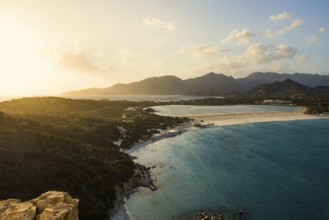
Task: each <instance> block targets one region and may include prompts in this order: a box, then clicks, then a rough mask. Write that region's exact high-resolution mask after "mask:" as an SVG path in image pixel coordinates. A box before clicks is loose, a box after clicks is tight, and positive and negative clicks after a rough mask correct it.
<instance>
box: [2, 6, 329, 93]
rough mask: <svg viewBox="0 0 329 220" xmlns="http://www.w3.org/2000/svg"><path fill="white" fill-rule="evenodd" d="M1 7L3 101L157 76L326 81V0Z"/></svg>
mask: <svg viewBox="0 0 329 220" xmlns="http://www.w3.org/2000/svg"><path fill="white" fill-rule="evenodd" d="M0 5H1V7H0V29H1V33H2V36H1V41H0V48H1V50H0V60H1V64H0V74H1V81H0V94H1V96H38V95H40V96H41V95H60V94H61V93H63V92H66V91H72V90H80V89H86V88H91V87H98V88H104V87H109V86H111V85H113V84H116V83H130V82H134V81H140V80H143V79H145V78H148V77H153V76H163V75H174V76H177V77H179V78H181V79H187V78H194V77H198V76H201V75H204V74H206V73H209V72H215V73H223V74H225V75H228V76H230V75H231V76H233V77H234V78H241V77H245V76H247V75H249V74H250V73H253V72H279V73H296V72H302V73H311V74H321V75H327V74H329V71H328V69H329V68H328V67H329V53H328V51H329V34H328V31H327V28H328V27H329V15H328V13H327V8H329V2H328V1H326V0H319V1H316V2H314V1H311V0H306V1H303V2H300V1H297V0H292V1H289V2H287V1H283V0H279V1H266V2H264V1H260V0H255V1H253V4H250V3H248V2H246V1H243V0H234V1H229V0H221V1H214V0H205V1H197V0H192V1H175V0H168V1H149V0H141V1H128V0H121V1H119V0H95V1H83V4H82V3H81V1H78V0H72V1H64V0H58V1H40V0H27V1H24V2H22V1H18V0H11V1H7V0H0ZM255 6H257V7H255Z"/></svg>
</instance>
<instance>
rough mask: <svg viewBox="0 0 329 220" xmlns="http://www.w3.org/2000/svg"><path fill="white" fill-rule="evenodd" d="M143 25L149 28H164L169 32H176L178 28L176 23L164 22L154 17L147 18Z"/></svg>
mask: <svg viewBox="0 0 329 220" xmlns="http://www.w3.org/2000/svg"><path fill="white" fill-rule="evenodd" d="M143 24H144V25H145V26H147V27H153V28H163V29H167V30H172V31H174V30H176V26H175V24H174V23H172V22H169V23H166V22H163V21H161V20H160V19H158V18H154V17H152V18H151V17H147V18H145V19H144V20H143Z"/></svg>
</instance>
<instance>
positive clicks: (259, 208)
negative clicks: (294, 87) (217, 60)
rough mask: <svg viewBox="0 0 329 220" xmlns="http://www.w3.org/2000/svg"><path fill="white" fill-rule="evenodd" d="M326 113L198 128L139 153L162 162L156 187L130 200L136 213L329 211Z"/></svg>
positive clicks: (259, 215)
mask: <svg viewBox="0 0 329 220" xmlns="http://www.w3.org/2000/svg"><path fill="white" fill-rule="evenodd" d="M328 126H329V120H328V119H317V120H302V121H288V122H270V123H268V122H267V123H254V124H243V125H235V126H223V127H214V128H207V129H202V130H195V131H191V132H187V133H184V134H182V135H180V136H177V137H174V138H167V139H163V140H161V141H158V142H155V143H153V144H150V145H148V146H146V147H144V148H141V149H139V150H137V151H136V152H134V153H133V155H134V156H136V157H138V159H137V162H138V163H141V164H145V165H147V166H156V168H155V169H153V170H152V175H153V177H154V178H155V179H156V185H157V186H158V190H157V191H154V192H152V191H150V190H148V189H143V188H141V189H140V190H139V192H137V193H135V194H133V195H132V196H131V197H130V198H129V199H128V200H127V205H128V207H129V210H130V212H131V213H132V215H133V216H135V217H136V219H142V220H148V219H159V220H161V219H187V218H188V217H191V216H193V215H194V214H195V213H197V212H198V211H199V210H201V209H203V210H206V211H208V212H210V213H221V214H224V216H225V217H226V219H229V218H232V216H233V215H234V213H236V212H237V211H238V210H240V209H242V210H243V211H244V212H246V213H248V216H249V217H248V218H246V219H253V220H261V219H269V220H272V219H273V220H274V219H281V220H285V219H287V220H288V219H289V220H291V219H301V220H304V219H305V220H306V219H320V220H321V219H329V175H328V173H329V130H328V129H327V128H328Z"/></svg>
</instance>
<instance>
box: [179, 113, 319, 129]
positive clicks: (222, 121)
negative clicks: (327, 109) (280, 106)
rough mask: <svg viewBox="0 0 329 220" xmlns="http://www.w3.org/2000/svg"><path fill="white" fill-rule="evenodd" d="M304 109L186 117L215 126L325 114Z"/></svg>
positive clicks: (298, 118) (295, 118)
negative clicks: (305, 112) (307, 111)
mask: <svg viewBox="0 0 329 220" xmlns="http://www.w3.org/2000/svg"><path fill="white" fill-rule="evenodd" d="M303 112H304V109H303V110H301V111H296V112H263V113H241V114H240V113H239V114H225V115H185V117H188V118H191V119H194V120H198V121H203V123H211V124H213V125H215V126H226V125H238V124H248V123H259V122H275V121H294V120H307V119H319V118H324V117H323V116H321V117H320V116H317V115H308V114H304V113H303Z"/></svg>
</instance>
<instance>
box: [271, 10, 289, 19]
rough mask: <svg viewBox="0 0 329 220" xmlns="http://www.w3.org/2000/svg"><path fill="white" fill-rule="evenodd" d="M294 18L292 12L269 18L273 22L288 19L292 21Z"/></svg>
mask: <svg viewBox="0 0 329 220" xmlns="http://www.w3.org/2000/svg"><path fill="white" fill-rule="evenodd" d="M292 16H293V13H291V12H282V13H280V14H277V15H271V16H270V17H269V19H270V20H271V21H278V20H287V19H290V18H291V17H292Z"/></svg>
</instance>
